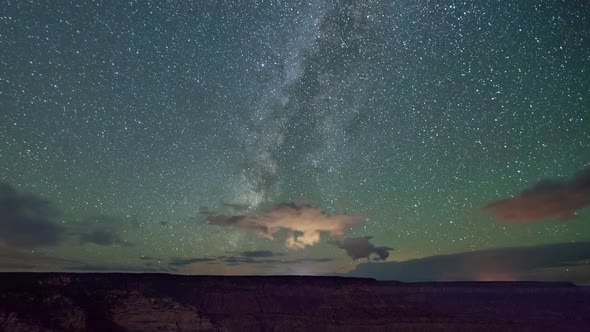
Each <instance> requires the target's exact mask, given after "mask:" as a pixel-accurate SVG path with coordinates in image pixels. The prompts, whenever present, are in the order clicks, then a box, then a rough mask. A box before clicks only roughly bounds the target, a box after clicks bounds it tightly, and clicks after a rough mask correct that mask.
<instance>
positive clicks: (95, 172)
mask: <svg viewBox="0 0 590 332" xmlns="http://www.w3.org/2000/svg"><path fill="white" fill-rule="evenodd" d="M0 50H1V51H0V269H1V270H3V271H12V270H19V271H20V270H24V271H149V272H154V271H155V272H169V273H182V274H228V275H235V274H265V275H266V274H320V275H326V274H330V275H331V274H337V275H349V276H365V277H372V278H379V279H399V280H406V281H416V280H519V279H527V280H528V279H535V280H568V281H574V282H578V283H590V232H589V231H590V209H589V208H588V206H589V205H590V3H588V2H587V1H568V0H562V1H558V0H539V1H516V0H505V1H483V0H472V1H451V0H443V1H427V0H416V1H381V0H369V1H346V0H342V1H340V0H310V1H254V0H253V1H212V0H211V1H194V2H190V1H183V0H178V1H173V0H169V1H86V0H85V1H38V0H32V1H20V0H19V1H13V0H4V1H2V3H1V5H0Z"/></svg>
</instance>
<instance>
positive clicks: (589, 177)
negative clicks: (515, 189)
mask: <svg viewBox="0 0 590 332" xmlns="http://www.w3.org/2000/svg"><path fill="white" fill-rule="evenodd" d="M588 205H590V167H588V168H586V169H584V170H582V171H580V172H578V173H577V174H576V175H575V176H574V177H573V178H572V179H571V180H569V181H566V180H544V181H541V182H538V183H537V184H535V185H534V186H532V187H530V188H528V189H525V190H524V191H523V192H521V193H520V194H518V195H516V196H514V197H512V198H508V199H503V200H500V201H496V202H493V203H491V204H489V205H487V206H485V207H484V209H485V210H488V211H490V212H491V213H492V214H493V215H494V217H495V218H496V219H497V220H499V221H502V222H526V221H537V220H543V219H546V218H549V217H556V216H557V217H560V218H561V219H563V220H567V219H571V218H574V211H575V210H578V209H581V208H584V207H586V206H588Z"/></svg>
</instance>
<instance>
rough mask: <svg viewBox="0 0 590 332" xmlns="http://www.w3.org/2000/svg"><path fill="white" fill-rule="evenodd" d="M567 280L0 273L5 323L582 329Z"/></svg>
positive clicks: (582, 302)
mask: <svg viewBox="0 0 590 332" xmlns="http://www.w3.org/2000/svg"><path fill="white" fill-rule="evenodd" d="M588 312H590V294H589V293H588V292H587V291H584V289H583V288H582V287H576V286H575V285H573V284H568V283H534V282H530V283H527V282H514V283H512V282H481V283H477V282H470V283H401V282H378V281H375V280H372V279H352V278H338V277H295V276H293V277H290V276H275V277H223V276H219V277H218V276H179V275H166V274H68V273H5V274H0V330H3V331H292V330H304V331H361V330H363V331H391V330H407V331H500V330H502V331H505V330H514V331H523V330H524V331H527V330H530V331H538V330H560V331H588V328H587V326H590V317H589V315H588Z"/></svg>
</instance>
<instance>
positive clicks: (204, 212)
mask: <svg viewBox="0 0 590 332" xmlns="http://www.w3.org/2000/svg"><path fill="white" fill-rule="evenodd" d="M199 214H200V215H205V216H209V215H212V214H215V212H214V211H213V210H211V209H209V207H207V206H201V207H199Z"/></svg>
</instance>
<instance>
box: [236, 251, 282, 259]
mask: <svg viewBox="0 0 590 332" xmlns="http://www.w3.org/2000/svg"><path fill="white" fill-rule="evenodd" d="M240 254H241V256H244V257H250V258H259V257H275V256H284V255H285V254H283V253H276V252H272V251H270V250H254V251H243V252H241V253H240Z"/></svg>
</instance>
